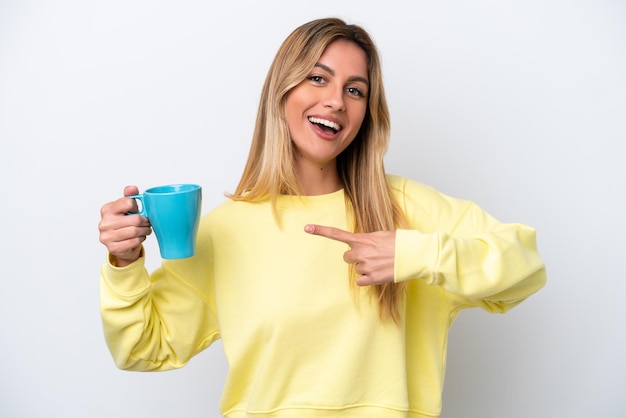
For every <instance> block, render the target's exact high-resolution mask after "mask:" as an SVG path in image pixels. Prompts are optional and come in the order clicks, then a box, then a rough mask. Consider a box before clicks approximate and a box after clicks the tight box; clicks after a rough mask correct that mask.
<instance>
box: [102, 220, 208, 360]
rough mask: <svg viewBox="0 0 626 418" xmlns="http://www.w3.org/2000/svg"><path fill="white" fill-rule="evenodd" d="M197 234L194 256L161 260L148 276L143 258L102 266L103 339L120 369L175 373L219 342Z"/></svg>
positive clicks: (201, 243) (205, 242) (205, 245)
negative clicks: (214, 342) (204, 350)
mask: <svg viewBox="0 0 626 418" xmlns="http://www.w3.org/2000/svg"><path fill="white" fill-rule="evenodd" d="M201 232H202V231H201ZM202 235H203V234H200V235H199V238H198V247H197V255H195V256H193V257H190V258H188V259H182V260H167V261H164V262H163V264H162V265H161V267H159V268H158V269H157V270H155V271H154V273H153V274H152V275H149V274H148V272H147V270H146V268H145V264H144V263H145V259H144V258H143V256H142V257H141V258H140V259H139V260H137V261H136V262H134V263H132V264H131V265H129V266H126V267H121V268H120V267H115V266H113V265H112V264H111V263H110V262H107V263H105V264H104V265H103V266H102V269H101V278H100V312H101V317H102V324H103V330H104V336H105V340H106V342H107V345H108V347H109V350H110V352H111V355H112V356H113V360H114V361H115V364H116V365H117V366H118V367H119V368H121V369H127V370H139V371H152V370H154V371H158V370H169V369H175V368H179V367H182V366H183V365H185V364H186V363H187V362H188V361H189V360H190V359H191V358H192V357H193V356H194V355H195V354H197V353H199V352H200V351H202V350H203V349H205V348H206V347H208V346H209V345H210V344H211V343H212V342H213V341H215V340H216V339H217V338H219V330H218V326H217V315H216V310H215V303H214V298H213V290H212V289H213V287H212V280H211V277H210V275H211V270H212V269H211V265H210V264H211V263H210V256H209V257H207V256H206V252H207V251H210V249H209V243H208V240H207V239H204V240H201V238H200V237H201V236H202ZM202 253H205V254H204V256H200V255H199V254H202Z"/></svg>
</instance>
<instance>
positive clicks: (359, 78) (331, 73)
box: [315, 62, 370, 86]
mask: <svg viewBox="0 0 626 418" xmlns="http://www.w3.org/2000/svg"><path fill="white" fill-rule="evenodd" d="M315 67H320V68H321V69H323V70H324V71H327V72H328V73H329V74H330V75H332V76H334V75H335V71H334V70H333V69H332V68H330V67H329V66H327V65H324V64H322V63H319V62H318V63H317V64H315ZM348 81H360V82H362V83H365V85H366V86H369V85H370V83H369V81H367V78H364V77H359V76H354V77H350V78H349V79H348Z"/></svg>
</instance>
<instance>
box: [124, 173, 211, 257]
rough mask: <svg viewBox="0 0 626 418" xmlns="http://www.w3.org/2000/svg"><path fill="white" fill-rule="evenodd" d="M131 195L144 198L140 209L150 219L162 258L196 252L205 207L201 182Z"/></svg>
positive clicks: (140, 198)
mask: <svg viewBox="0 0 626 418" xmlns="http://www.w3.org/2000/svg"><path fill="white" fill-rule="evenodd" d="M129 197H130V198H133V199H137V200H138V201H139V202H140V205H139V212H138V213H139V214H140V215H143V216H145V217H147V218H148V219H149V220H150V224H151V225H152V229H153V230H154V233H155V234H156V237H157V241H158V243H159V250H160V252H161V258H164V259H178V258H187V257H191V256H193V255H194V254H195V253H196V237H197V235H198V225H199V224H200V213H201V208H202V188H201V187H200V186H198V185H197V184H170V185H167V186H158V187H152V188H150V189H148V190H146V191H145V192H143V193H140V194H137V195H134V196H129Z"/></svg>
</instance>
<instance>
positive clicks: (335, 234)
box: [304, 224, 355, 245]
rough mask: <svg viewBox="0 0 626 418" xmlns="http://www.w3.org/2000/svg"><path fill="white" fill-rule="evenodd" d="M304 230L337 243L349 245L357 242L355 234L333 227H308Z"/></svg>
mask: <svg viewBox="0 0 626 418" xmlns="http://www.w3.org/2000/svg"><path fill="white" fill-rule="evenodd" d="M304 230H305V231H306V232H308V233H309V234H312V235H319V236H322V237H326V238H329V239H332V240H335V241H341V242H344V243H346V244H348V245H351V244H352V243H354V242H355V237H354V233H352V232H348V231H344V230H343V229H339V228H333V227H331V226H321V225H312V224H309V225H306V226H305V227H304Z"/></svg>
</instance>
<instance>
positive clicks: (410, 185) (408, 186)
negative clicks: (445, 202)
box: [387, 174, 445, 197]
mask: <svg viewBox="0 0 626 418" xmlns="http://www.w3.org/2000/svg"><path fill="white" fill-rule="evenodd" d="M387 183H388V184H389V187H390V188H391V191H392V192H393V193H394V194H395V195H396V196H402V197H410V196H423V197H428V196H431V197H435V196H445V195H444V194H443V193H441V192H440V191H439V190H436V189H435V188H434V187H432V186H430V185H427V184H425V183H422V182H419V181H417V180H413V179H411V178H409V177H405V176H401V175H396V174H387Z"/></svg>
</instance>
